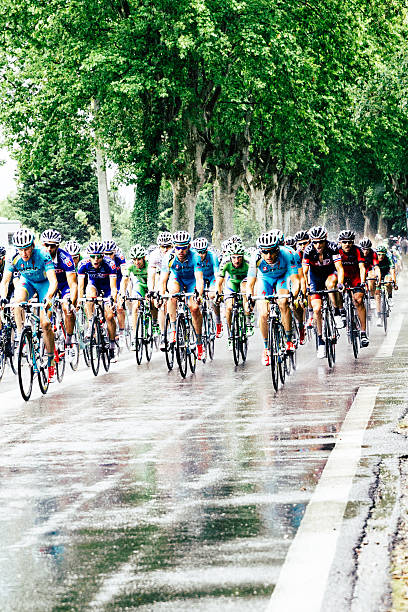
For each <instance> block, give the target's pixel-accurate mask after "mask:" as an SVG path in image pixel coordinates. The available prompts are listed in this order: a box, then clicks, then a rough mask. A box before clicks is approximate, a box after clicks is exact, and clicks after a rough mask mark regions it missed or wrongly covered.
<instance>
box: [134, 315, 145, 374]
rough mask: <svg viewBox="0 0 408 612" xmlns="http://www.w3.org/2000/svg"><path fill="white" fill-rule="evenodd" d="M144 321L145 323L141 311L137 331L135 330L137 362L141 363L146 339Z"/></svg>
mask: <svg viewBox="0 0 408 612" xmlns="http://www.w3.org/2000/svg"><path fill="white" fill-rule="evenodd" d="M144 329H145V326H144V323H143V312H139V314H138V315H137V321H136V332H135V344H136V350H135V354H136V363H137V365H140V364H141V363H142V358H143V340H144Z"/></svg>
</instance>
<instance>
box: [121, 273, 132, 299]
mask: <svg viewBox="0 0 408 612" xmlns="http://www.w3.org/2000/svg"><path fill="white" fill-rule="evenodd" d="M129 280H130V279H129V277H128V276H124V277H123V278H122V282H121V284H120V293H121V294H122V295H126V291H127V288H128V285H129Z"/></svg>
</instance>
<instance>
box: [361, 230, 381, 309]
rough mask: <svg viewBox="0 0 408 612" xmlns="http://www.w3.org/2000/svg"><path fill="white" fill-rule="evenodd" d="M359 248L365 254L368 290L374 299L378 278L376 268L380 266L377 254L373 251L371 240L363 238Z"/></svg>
mask: <svg viewBox="0 0 408 612" xmlns="http://www.w3.org/2000/svg"><path fill="white" fill-rule="evenodd" d="M359 246H360V249H361V251H362V253H363V258H364V266H365V269H366V280H367V286H368V290H369V292H370V295H371V297H374V292H375V280H376V278H377V274H376V271H375V267H376V266H377V265H378V257H377V253H376V252H375V251H374V250H373V248H372V246H373V243H372V242H371V240H370V239H369V238H363V239H362V240H360V244H359Z"/></svg>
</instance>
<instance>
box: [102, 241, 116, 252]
mask: <svg viewBox="0 0 408 612" xmlns="http://www.w3.org/2000/svg"><path fill="white" fill-rule="evenodd" d="M103 250H104V252H105V253H116V251H117V250H118V246H117V244H116V242H115V241H114V240H105V242H104V243H103Z"/></svg>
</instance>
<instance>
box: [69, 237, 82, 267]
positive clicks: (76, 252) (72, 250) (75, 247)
mask: <svg viewBox="0 0 408 612" xmlns="http://www.w3.org/2000/svg"><path fill="white" fill-rule="evenodd" d="M65 250H66V252H67V253H69V254H70V255H71V257H72V260H73V262H74V265H75V272H77V271H78V264H79V262H80V261H81V259H82V255H81V247H80V245H79V244H78V242H77V241H76V240H68V242H67V243H66V245H65Z"/></svg>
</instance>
